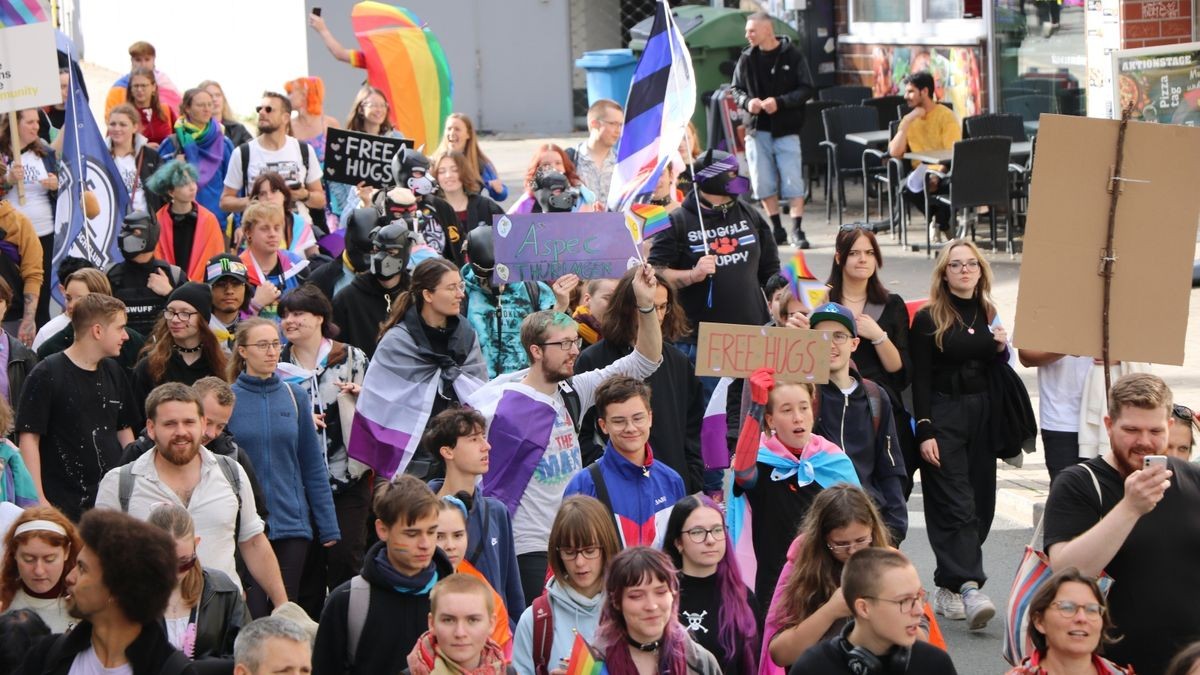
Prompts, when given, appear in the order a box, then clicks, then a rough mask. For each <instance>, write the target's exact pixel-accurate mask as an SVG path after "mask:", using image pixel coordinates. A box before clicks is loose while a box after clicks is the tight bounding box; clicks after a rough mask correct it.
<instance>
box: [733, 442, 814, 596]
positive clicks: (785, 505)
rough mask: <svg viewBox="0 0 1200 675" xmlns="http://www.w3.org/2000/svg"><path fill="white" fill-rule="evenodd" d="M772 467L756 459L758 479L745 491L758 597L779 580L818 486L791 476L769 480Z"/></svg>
mask: <svg viewBox="0 0 1200 675" xmlns="http://www.w3.org/2000/svg"><path fill="white" fill-rule="evenodd" d="M774 470H775V469H774V468H772V467H771V466H769V465H767V464H763V463H762V462H759V463H758V481H757V482H755V483H754V488H753V489H751V490H748V491H745V495H746V500H747V501H749V502H750V511H751V513H752V514H753V516H754V520H753V524H754V526H753V528H752V531H751V533H750V537H751V541H752V542H753V543H754V556H755V558H757V559H758V572H757V573H756V574H755V577H754V594H755V595H757V596H758V597H760V598H769V597H771V596H772V595H774V594H775V582H777V581H778V580H779V573H780V572H781V571H783V564H784V563H785V562H787V552H788V547H789V546H791V545H792V540H793V539H795V538H796V532H797V531H799V529H800V524H801V523H802V522H804V516H806V515H808V509H809V507H811V506H812V503H813V500H814V499H816V498H817V494H818V493H820V492H821V489H822V488H821V485H820V484H819V483H816V482H812V483H809V484H808V485H804V486H801V485H800V484H799V483H797V482H796V478H795V476H793V477H791V478H787V479H784V480H771V472H772V471H774ZM742 493H743V490H742V489H741V488H740V487H738V486H736V485H735V486H734V494H742Z"/></svg>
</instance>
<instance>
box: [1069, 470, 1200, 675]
mask: <svg viewBox="0 0 1200 675" xmlns="http://www.w3.org/2000/svg"><path fill="white" fill-rule="evenodd" d="M1167 461H1168V462H1169V463H1170V468H1171V471H1173V472H1174V475H1173V476H1172V477H1171V487H1169V488H1167V491H1166V493H1165V494H1164V495H1163V499H1162V501H1161V502H1159V503H1158V506H1156V507H1154V510H1153V511H1151V512H1150V513H1147V514H1146V515H1144V516H1142V517H1141V518H1140V519H1139V520H1138V522H1137V524H1136V525H1134V526H1133V530H1132V531H1131V532H1130V533H1129V536H1128V537H1126V538H1125V543H1124V544H1123V545H1122V546H1121V548H1120V550H1119V551H1117V555H1116V556H1114V557H1113V559H1112V562H1110V563H1109V564H1108V565H1107V566H1106V567H1105V568H1104V571H1105V572H1106V573H1107V574H1108V575H1109V576H1111V577H1112V578H1113V582H1114V583H1113V585H1112V588H1111V589H1110V590H1109V592H1108V604H1109V612H1110V615H1111V616H1112V619H1113V622H1114V623H1115V624H1116V632H1117V634H1119V635H1123V636H1124V638H1123V639H1122V640H1121V641H1120V642H1117V643H1116V644H1113V645H1110V646H1108V647H1105V653H1104V656H1105V658H1107V659H1109V660H1110V661H1112V662H1114V663H1116V664H1118V665H1122V666H1123V665H1130V666H1133V668H1134V670H1136V671H1137V672H1139V673H1161V672H1162V671H1163V670H1164V669H1166V666H1167V663H1168V661H1170V659H1171V656H1173V655H1174V654H1175V652H1177V651H1179V650H1180V649H1181V648H1182V647H1183V646H1184V645H1186V644H1188V643H1190V642H1192V641H1195V640H1197V639H1200V586H1198V585H1197V583H1196V582H1197V578H1198V576H1200V466H1197V465H1195V464H1189V463H1187V462H1183V461H1180V460H1178V459H1175V458H1171V459H1169V460H1167ZM1085 467H1087V468H1090V469H1091V470H1092V471H1093V472H1094V473H1095V475H1096V480H1097V481H1098V482H1099V484H1100V495H1097V494H1096V485H1095V483H1093V482H1092V477H1091V476H1089V475H1088V472H1087V468H1085ZM1124 495H1125V479H1124V478H1122V477H1121V474H1120V473H1119V472H1118V471H1117V470H1116V469H1115V468H1113V467H1112V466H1111V465H1109V463H1108V462H1106V461H1104V459H1103V458H1102V457H1095V458H1092V459H1089V460H1088V461H1086V462H1084V463H1083V464H1082V465H1075V466H1072V467H1070V468H1068V469H1067V470H1065V471H1063V472H1062V473H1061V474H1059V475H1058V478H1056V479H1055V481H1054V485H1053V486H1052V487H1051V489H1050V496H1049V498H1047V500H1046V516H1045V517H1046V523H1045V547H1046V548H1047V549H1048V548H1050V547H1051V546H1053V545H1054V544H1057V543H1060V542H1066V541H1071V540H1072V539H1074V538H1075V537H1078V536H1079V535H1081V534H1083V533H1084V532H1086V531H1088V530H1089V529H1091V528H1092V526H1093V525H1095V524H1096V523H1098V522H1099V521H1100V519H1101V518H1103V517H1104V516H1106V515H1107V514H1108V512H1109V511H1111V510H1112V509H1113V507H1114V506H1116V505H1117V502H1119V501H1121V499H1122V498H1123V497H1124ZM1100 496H1103V500H1101V499H1100Z"/></svg>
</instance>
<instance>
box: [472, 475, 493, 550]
mask: <svg viewBox="0 0 1200 675" xmlns="http://www.w3.org/2000/svg"><path fill="white" fill-rule="evenodd" d="M475 499H476V502H477V503H478V504H479V508H480V510H481V511H483V528H482V530H481V531H480V532H479V538H478V540H476V542H475V545H474V546H472V547H471V553H470V554H469V555H468V556H467V562H469V563H471V564H472V565H475V566H476V567H479V565H478V564H477V561H478V560H479V554H481V553H483V544H484V542H486V541H487V540H488V535H489V534H491V529H492V519H491V517H490V514H489V513H488V503H487V497H484V496H483V495H481V494H479V493H478V492H476V493H475Z"/></svg>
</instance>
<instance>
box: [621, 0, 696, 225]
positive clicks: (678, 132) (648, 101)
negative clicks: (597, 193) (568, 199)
mask: <svg viewBox="0 0 1200 675" xmlns="http://www.w3.org/2000/svg"><path fill="white" fill-rule="evenodd" d="M695 109H696V77H695V73H693V71H692V57H691V54H689V53H688V48H687V45H685V44H684V42H683V35H682V34H681V33H680V32H679V29H678V28H677V27H676V26H675V19H674V18H673V17H672V16H671V10H670V8H669V7H667V3H666V1H665V0H659V1H658V3H657V4H656V5H655V6H654V25H653V26H652V27H651V28H650V37H649V38H648V39H647V40H646V50H645V51H643V52H642V56H641V58H640V59H638V64H637V69H636V70H634V73H633V81H632V83H631V84H630V85H629V100H628V102H627V103H626V104H625V129H624V131H622V133H621V141H620V142H619V143H618V144H617V166H616V168H615V169H614V170H613V175H612V184H611V186H610V187H609V192H608V210H609V211H627V210H628V209H629V207H630V205H631V204H633V202H634V200H635V199H636V198H637V197H638V196H640V195H643V194H648V193H650V192H652V191H653V190H654V186H655V185H656V184H658V176H659V174H660V173H662V170H663V167H664V166H666V164H667V162H669V161H671V153H673V152H676V151H678V150H679V143H680V141H682V140H683V135H684V133H686V131H687V123H688V120H689V119H691V117H692V112H693V111H694V110H695Z"/></svg>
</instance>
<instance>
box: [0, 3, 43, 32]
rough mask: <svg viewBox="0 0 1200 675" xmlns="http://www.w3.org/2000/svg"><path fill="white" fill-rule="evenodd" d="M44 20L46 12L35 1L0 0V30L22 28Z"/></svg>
mask: <svg viewBox="0 0 1200 675" xmlns="http://www.w3.org/2000/svg"><path fill="white" fill-rule="evenodd" d="M45 20H46V10H45V9H44V8H43V7H42V5H41V3H39V2H38V1H37V0H0V28H11V27H12V26H24V25H27V24H31V23H40V22H42V21H45Z"/></svg>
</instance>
